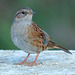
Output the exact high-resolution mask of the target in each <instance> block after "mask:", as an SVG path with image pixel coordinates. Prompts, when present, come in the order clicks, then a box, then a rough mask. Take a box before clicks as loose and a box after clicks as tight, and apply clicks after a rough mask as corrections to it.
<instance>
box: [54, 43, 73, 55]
mask: <svg viewBox="0 0 75 75" xmlns="http://www.w3.org/2000/svg"><path fill="white" fill-rule="evenodd" d="M55 46H56V48H57V47H58V48H61V49H63V51H65V52H66V53H69V54H72V53H71V52H70V51H69V50H68V49H65V48H63V47H61V46H59V45H57V44H55Z"/></svg>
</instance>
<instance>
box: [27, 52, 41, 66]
mask: <svg viewBox="0 0 75 75" xmlns="http://www.w3.org/2000/svg"><path fill="white" fill-rule="evenodd" d="M39 54H40V53H38V54H37V55H36V58H35V60H34V61H33V63H30V64H28V66H33V65H34V64H36V65H39V63H35V62H36V60H37V58H38V56H39Z"/></svg>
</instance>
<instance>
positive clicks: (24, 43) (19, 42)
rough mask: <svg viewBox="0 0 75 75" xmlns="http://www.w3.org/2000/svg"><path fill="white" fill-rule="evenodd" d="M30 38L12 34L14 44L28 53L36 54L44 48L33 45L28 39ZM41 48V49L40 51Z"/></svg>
mask: <svg viewBox="0 0 75 75" xmlns="http://www.w3.org/2000/svg"><path fill="white" fill-rule="evenodd" d="M27 39H28V38H26V39H25V40H24V39H23V38H22V37H20V36H19V35H18V36H17V35H15V36H12V40H13V42H14V44H15V45H16V46H17V47H18V48H20V49H22V50H23V51H25V52H26V53H31V54H35V53H38V52H41V51H42V49H41V48H40V49H38V47H36V46H33V45H32V44H31V43H30V41H28V40H27ZM38 50H39V51H38Z"/></svg>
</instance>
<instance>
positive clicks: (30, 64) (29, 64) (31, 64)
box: [24, 63, 40, 66]
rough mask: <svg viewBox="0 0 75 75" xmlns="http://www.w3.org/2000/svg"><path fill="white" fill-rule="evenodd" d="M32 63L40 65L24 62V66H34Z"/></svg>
mask: <svg viewBox="0 0 75 75" xmlns="http://www.w3.org/2000/svg"><path fill="white" fill-rule="evenodd" d="M34 65H40V63H28V64H26V65H24V66H34Z"/></svg>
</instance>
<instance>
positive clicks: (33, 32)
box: [27, 23, 49, 50]
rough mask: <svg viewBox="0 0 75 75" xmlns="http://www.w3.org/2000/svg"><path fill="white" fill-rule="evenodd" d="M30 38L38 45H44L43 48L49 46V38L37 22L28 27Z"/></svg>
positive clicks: (33, 43) (32, 42)
mask: <svg viewBox="0 0 75 75" xmlns="http://www.w3.org/2000/svg"><path fill="white" fill-rule="evenodd" d="M27 33H28V38H29V39H30V40H31V41H30V42H31V44H32V45H34V46H37V47H42V50H44V49H46V48H47V42H48V39H49V38H48V39H47V37H48V36H46V35H45V33H44V31H42V29H41V28H40V27H39V26H37V25H36V24H35V23H32V25H31V26H29V27H28V32H27Z"/></svg>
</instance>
